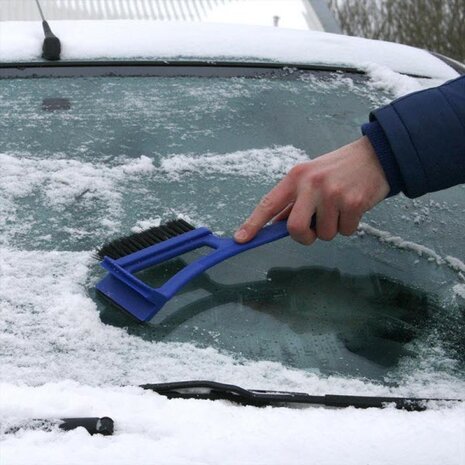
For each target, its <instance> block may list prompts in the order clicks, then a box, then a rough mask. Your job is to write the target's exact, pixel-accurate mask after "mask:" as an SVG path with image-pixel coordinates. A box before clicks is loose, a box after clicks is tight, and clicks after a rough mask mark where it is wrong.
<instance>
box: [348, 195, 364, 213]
mask: <svg viewBox="0 0 465 465" xmlns="http://www.w3.org/2000/svg"><path fill="white" fill-rule="evenodd" d="M345 207H346V209H347V210H348V211H350V212H355V213H359V212H363V211H365V208H366V202H365V199H364V198H363V197H361V196H354V197H349V198H348V199H346V202H345Z"/></svg>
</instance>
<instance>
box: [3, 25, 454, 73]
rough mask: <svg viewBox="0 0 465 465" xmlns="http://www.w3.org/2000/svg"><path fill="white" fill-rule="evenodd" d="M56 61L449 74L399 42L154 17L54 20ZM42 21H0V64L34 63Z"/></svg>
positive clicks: (440, 63) (432, 59)
mask: <svg viewBox="0 0 465 465" xmlns="http://www.w3.org/2000/svg"><path fill="white" fill-rule="evenodd" d="M50 25H51V27H52V29H53V31H54V33H55V34H56V35H57V36H58V37H59V38H60V40H61V43H62V56H61V57H62V60H71V61H75V60H128V59H131V60H169V61H173V60H203V61H205V60H211V61H239V62H256V61H262V62H272V63H282V64H309V65H315V64H320V65H330V66H340V67H354V68H357V69H360V70H366V69H369V68H370V66H372V65H381V66H385V67H387V68H389V69H391V70H393V71H396V72H400V73H405V74H411V75H418V76H424V77H431V78H439V79H451V78H454V77H455V76H457V72H456V71H454V70H453V68H451V67H450V66H449V65H447V64H446V63H444V62H443V61H442V60H440V59H439V58H437V57H435V56H433V55H432V54H430V53H429V52H427V51H425V50H421V49H417V48H414V47H409V46H406V45H400V44H395V43H390V42H383V41H375V40H369V39H363V38H359V37H348V36H342V35H338V34H330V33H324V32H316V31H300V30H291V29H281V28H271V27H258V26H237V25H230V24H205V23H203V24H194V23H169V22H155V21H55V22H51V23H50ZM42 41H43V32H42V26H41V23H40V22H39V21H37V22H4V23H2V26H1V28H0V62H27V61H41V58H40V56H41V47H42Z"/></svg>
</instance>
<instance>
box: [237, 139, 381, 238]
mask: <svg viewBox="0 0 465 465" xmlns="http://www.w3.org/2000/svg"><path fill="white" fill-rule="evenodd" d="M388 193H389V184H388V182H387V180H386V176H385V174H384V171H383V168H382V167H381V164H380V163H379V161H378V158H377V156H376V154H375V152H374V150H373V147H372V145H371V143H370V141H369V140H368V138H367V137H366V136H364V137H361V138H360V139H358V140H356V141H355V142H352V143H351V144H348V145H345V146H344V147H341V148H339V149H337V150H335V151H334V152H330V153H327V154H326V155H323V156H321V157H319V158H316V159H315V160H311V161H308V162H305V163H301V164H298V165H296V166H294V167H293V168H292V169H291V170H290V171H289V173H288V174H287V175H286V176H285V177H284V178H283V179H282V180H281V181H280V182H279V183H278V184H277V185H276V186H275V187H274V188H273V189H272V190H271V191H270V192H269V193H268V194H267V195H265V196H264V197H263V198H262V200H261V201H260V203H259V204H258V205H257V207H256V208H255V210H254V211H253V212H252V214H251V215H250V217H249V218H248V219H247V220H246V221H245V223H244V224H243V225H242V226H241V227H240V228H239V229H238V230H237V231H236V233H235V234H234V239H235V240H236V241H237V242H239V243H243V242H248V241H250V240H251V239H253V237H254V236H255V235H256V234H257V232H258V231H259V230H260V229H261V228H262V227H263V226H265V224H266V223H268V222H269V221H270V220H272V219H273V220H274V221H279V220H284V219H286V218H287V229H288V231H289V234H290V235H291V237H292V238H293V239H294V240H296V241H297V242H300V243H302V244H306V245H309V244H312V243H313V242H314V241H315V240H316V238H317V237H318V238H319V239H323V240H325V241H329V240H331V239H333V238H334V237H335V236H336V234H337V233H338V232H339V233H341V234H343V235H345V236H349V235H351V234H353V233H354V232H355V231H356V229H357V227H358V224H359V222H360V219H361V218H362V215H363V214H364V213H365V212H367V211H368V210H370V209H371V208H373V207H374V206H375V205H376V204H377V203H379V202H381V200H383V199H384V198H385V197H386V196H387V194H388ZM314 213H316V231H315V230H313V229H310V223H311V218H312V216H313V214H314Z"/></svg>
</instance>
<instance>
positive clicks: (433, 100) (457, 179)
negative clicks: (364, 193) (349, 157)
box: [362, 76, 465, 198]
mask: <svg viewBox="0 0 465 465" xmlns="http://www.w3.org/2000/svg"><path fill="white" fill-rule="evenodd" d="M362 133H363V134H365V135H366V136H367V137H368V138H369V139H370V142H371V144H372V145H373V147H374V149H375V151H376V154H377V155H378V158H379V160H380V163H381V165H382V167H383V169H384V172H385V173H386V177H387V179H388V182H389V185H390V187H391V192H390V193H389V195H394V194H397V193H398V192H400V191H402V192H404V194H405V195H407V196H408V197H412V198H414V197H419V196H421V195H423V194H426V193H428V192H434V191H437V190H441V189H445V188H447V187H451V186H454V185H456V184H462V183H465V76H462V77H460V78H458V79H455V80H453V81H449V82H447V83H445V84H443V85H442V86H439V87H436V88H433V89H427V90H423V91H420V92H415V93H413V94H410V95H407V96H405V97H402V98H400V99H398V100H395V101H394V102H392V103H390V104H389V105H387V106H385V107H382V108H379V109H378V110H375V111H373V112H372V113H371V114H370V123H367V124H366V125H364V126H363V127H362Z"/></svg>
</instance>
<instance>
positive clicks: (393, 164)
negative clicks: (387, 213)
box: [362, 121, 404, 197]
mask: <svg viewBox="0 0 465 465" xmlns="http://www.w3.org/2000/svg"><path fill="white" fill-rule="evenodd" d="M362 134H363V135H364V136H367V137H368V140H369V141H370V143H371V145H372V146H373V149H374V150H375V153H376V156H377V157H378V160H379V162H380V164H381V166H382V168H383V170H384V174H385V175H386V179H387V181H388V183H389V187H390V191H389V194H388V195H387V197H392V196H393V195H396V194H398V193H399V192H400V191H402V190H403V188H404V181H403V179H402V175H401V173H400V169H399V165H398V164H397V161H396V158H395V157H394V152H393V151H392V149H391V146H390V144H389V141H388V139H387V137H386V134H385V133H384V131H383V128H382V127H381V125H380V124H379V123H378V121H373V122H371V123H365V124H364V125H363V126H362Z"/></svg>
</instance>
